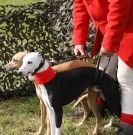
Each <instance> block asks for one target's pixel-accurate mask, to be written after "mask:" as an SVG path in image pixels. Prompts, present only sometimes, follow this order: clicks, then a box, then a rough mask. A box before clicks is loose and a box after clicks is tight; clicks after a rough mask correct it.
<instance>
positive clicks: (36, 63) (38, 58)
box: [18, 52, 47, 76]
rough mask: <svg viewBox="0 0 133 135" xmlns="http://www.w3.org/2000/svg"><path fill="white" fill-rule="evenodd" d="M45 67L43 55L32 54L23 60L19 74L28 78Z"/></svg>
mask: <svg viewBox="0 0 133 135" xmlns="http://www.w3.org/2000/svg"><path fill="white" fill-rule="evenodd" d="M43 65H44V60H43V58H42V55H41V54H40V53H38V52H31V53H29V54H27V55H26V56H25V57H24V58H23V63H22V66H21V67H20V68H19V70H18V74H21V75H24V76H27V75H29V74H32V75H33V73H34V72H35V71H37V70H38V69H40V68H41V67H42V66H43ZM46 65H47V64H46V62H45V66H46Z"/></svg>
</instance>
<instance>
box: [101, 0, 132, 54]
mask: <svg viewBox="0 0 133 135" xmlns="http://www.w3.org/2000/svg"><path fill="white" fill-rule="evenodd" d="M108 2H109V13H108V15H107V25H106V27H105V34H104V38H103V42H102V46H103V47H104V48H105V49H106V50H108V51H110V52H117V51H118V49H119V46H120V42H121V40H122V36H123V34H124V31H125V28H126V25H127V21H128V19H129V14H130V10H131V9H130V5H131V0H108Z"/></svg>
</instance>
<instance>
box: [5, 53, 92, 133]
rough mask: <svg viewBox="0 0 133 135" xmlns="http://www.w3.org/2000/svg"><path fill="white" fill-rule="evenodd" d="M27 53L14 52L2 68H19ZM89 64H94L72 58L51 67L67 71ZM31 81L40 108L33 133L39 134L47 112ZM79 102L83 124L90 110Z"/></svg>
mask: <svg viewBox="0 0 133 135" xmlns="http://www.w3.org/2000/svg"><path fill="white" fill-rule="evenodd" d="M27 54H28V52H27V51H23V52H18V53H17V54H15V55H14V56H13V57H12V60H11V61H10V62H9V63H8V64H6V65H5V66H4V69H6V70H7V71H9V70H12V69H18V68H20V67H21V65H22V59H23V57H24V56H26V55H27ZM91 66H92V67H93V66H94V65H93V64H88V63H86V62H85V61H81V60H74V61H69V62H65V63H62V64H58V65H55V66H53V67H52V68H53V69H54V70H55V71H57V72H62V71H68V70H71V69H74V68H78V67H91ZM33 82H34V84H35V88H36V93H37V96H38V98H39V100H40V110H41V122H40V127H39V130H38V131H37V132H36V133H35V135H40V134H41V133H42V130H43V128H44V125H45V119H46V114H47V112H46V107H45V105H44V103H43V102H42V100H41V98H40V90H39V87H38V85H37V84H36V82H35V81H33ZM81 103H82V105H83V107H84V108H85V109H84V110H85V112H84V116H83V120H82V121H81V122H80V123H79V124H78V125H82V124H83V122H84V120H85V119H86V117H87V116H88V113H89V111H90V110H89V111H88V110H87V109H86V108H87V107H88V106H87V104H86V102H84V101H81ZM86 110H87V111H86ZM47 135H50V131H49V123H48V120H47Z"/></svg>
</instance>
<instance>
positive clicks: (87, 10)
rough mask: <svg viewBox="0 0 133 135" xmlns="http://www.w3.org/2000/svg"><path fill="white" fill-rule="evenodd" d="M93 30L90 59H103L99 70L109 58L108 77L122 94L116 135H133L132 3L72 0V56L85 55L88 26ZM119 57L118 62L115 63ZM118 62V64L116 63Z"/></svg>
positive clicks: (124, 0) (123, 0) (106, 0)
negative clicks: (113, 79)
mask: <svg viewBox="0 0 133 135" xmlns="http://www.w3.org/2000/svg"><path fill="white" fill-rule="evenodd" d="M90 20H92V21H93V23H94V25H95V27H96V37H95V41H94V45H93V48H92V51H91V57H93V56H94V55H96V54H98V53H99V54H100V55H102V60H101V63H100V68H101V69H103V68H104V66H105V65H106V64H105V63H106V62H107V59H108V57H107V56H109V55H112V58H111V59H112V60H111V62H110V66H109V69H107V73H108V74H110V75H111V76H112V77H115V71H116V66H117V63H118V70H117V78H118V81H119V83H120V87H121V94H122V101H121V105H122V113H121V118H120V124H119V126H120V129H121V130H119V132H118V135H133V103H132V102H133V1H132V0H74V3H73V25H74V29H73V43H74V53H75V54H76V55H77V54H79V53H80V55H84V51H85V50H84V48H85V45H86V41H87V39H88V34H89V23H90ZM117 57H118V60H117ZM117 61H118V62H117Z"/></svg>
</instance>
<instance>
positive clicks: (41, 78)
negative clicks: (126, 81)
mask: <svg viewBox="0 0 133 135" xmlns="http://www.w3.org/2000/svg"><path fill="white" fill-rule="evenodd" d="M96 73H97V75H95V74H96ZM18 74H21V75H24V76H28V75H29V74H32V75H33V76H34V77H35V81H36V82H37V84H38V86H39V88H40V90H41V95H40V96H41V99H42V100H43V102H44V104H45V105H46V108H47V113H48V116H49V120H50V132H51V135H61V124H62V114H63V106H64V105H67V104H69V103H70V102H71V101H73V100H74V99H77V98H78V97H79V96H80V95H81V94H82V93H83V92H84V91H85V90H86V89H88V88H89V87H93V86H98V87H99V88H100V90H101V91H102V94H103V95H104V97H105V100H106V103H107V105H108V107H109V110H110V113H111V114H112V115H117V116H120V113H121V104H120V90H119V84H118V83H117V82H116V81H115V80H114V79H113V78H111V77H110V76H109V75H108V74H106V73H103V71H101V70H99V69H96V68H95V67H80V68H76V69H72V70H69V71H63V72H55V70H53V69H52V68H51V67H50V66H49V63H48V62H47V60H44V59H43V58H42V56H41V54H39V53H37V52H31V53H29V54H27V55H26V56H25V57H24V58H23V64H22V66H21V67H20V68H19V70H18ZM101 75H102V76H101ZM91 92H92V91H91ZM91 92H90V91H89V89H88V97H89V98H90V99H91V94H90V93H91ZM95 93H96V92H95ZM89 94H90V95H89ZM89 98H88V100H89V104H90V107H91V109H92V110H93V111H94V110H96V109H95V106H93V105H92V103H93V102H95V101H96V99H91V100H90V99H89ZM96 120H97V119H96ZM97 123H99V122H96V124H97ZM93 133H94V132H93Z"/></svg>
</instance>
